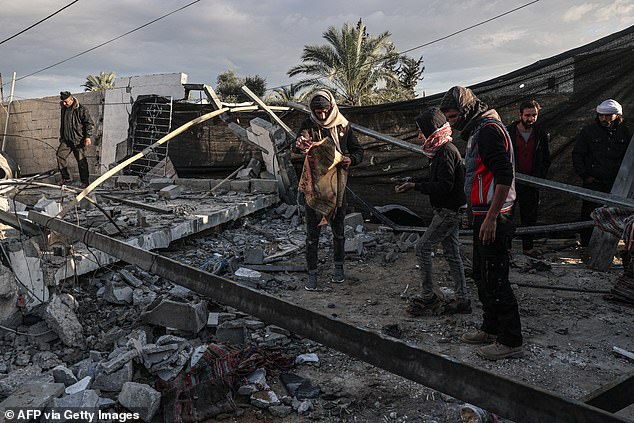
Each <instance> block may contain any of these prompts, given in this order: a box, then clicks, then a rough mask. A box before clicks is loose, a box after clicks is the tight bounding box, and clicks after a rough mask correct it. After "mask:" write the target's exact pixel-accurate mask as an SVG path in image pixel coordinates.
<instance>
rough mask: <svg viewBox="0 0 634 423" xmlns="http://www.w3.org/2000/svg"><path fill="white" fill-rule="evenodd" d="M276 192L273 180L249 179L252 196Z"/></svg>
mask: <svg viewBox="0 0 634 423" xmlns="http://www.w3.org/2000/svg"><path fill="white" fill-rule="evenodd" d="M277 190H278V186H277V181H276V180H275V179H251V192H252V193H254V194H274V193H277Z"/></svg>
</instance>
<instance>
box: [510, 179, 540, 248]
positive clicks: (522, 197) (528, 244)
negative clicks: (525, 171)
mask: <svg viewBox="0 0 634 423" xmlns="http://www.w3.org/2000/svg"><path fill="white" fill-rule="evenodd" d="M515 191H516V193H517V199H516V200H515V204H516V205H518V206H519V210H520V224H521V225H522V226H535V224H536V223H537V210H538V208H539V189H537V188H532V187H527V186H525V185H515ZM513 209H515V210H517V207H513ZM533 239H534V236H533V235H531V234H527V235H522V249H523V250H524V251H528V250H532V249H533Z"/></svg>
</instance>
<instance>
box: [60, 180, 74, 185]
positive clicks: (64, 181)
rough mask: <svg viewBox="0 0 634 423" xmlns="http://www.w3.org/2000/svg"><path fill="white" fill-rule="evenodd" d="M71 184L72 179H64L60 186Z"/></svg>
mask: <svg viewBox="0 0 634 423" xmlns="http://www.w3.org/2000/svg"><path fill="white" fill-rule="evenodd" d="M71 182H73V180H72V179H62V180H61V182H60V183H59V184H60V185H70V183H71Z"/></svg>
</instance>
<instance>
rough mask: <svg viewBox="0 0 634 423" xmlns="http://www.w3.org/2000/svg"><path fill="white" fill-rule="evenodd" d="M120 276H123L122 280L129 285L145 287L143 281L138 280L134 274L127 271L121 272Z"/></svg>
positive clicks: (122, 270)
mask: <svg viewBox="0 0 634 423" xmlns="http://www.w3.org/2000/svg"><path fill="white" fill-rule="evenodd" d="M119 275H121V278H122V279H123V280H124V281H126V282H127V283H129V284H130V285H132V286H133V287H135V288H140V287H141V286H142V285H143V281H142V280H141V279H139V278H137V277H136V276H134V275H133V274H132V273H130V272H128V271H127V270H125V269H121V270H119Z"/></svg>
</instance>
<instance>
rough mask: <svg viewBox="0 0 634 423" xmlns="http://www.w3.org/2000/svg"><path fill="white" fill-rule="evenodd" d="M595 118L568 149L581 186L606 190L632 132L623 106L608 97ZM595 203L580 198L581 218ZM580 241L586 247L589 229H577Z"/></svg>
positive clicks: (587, 215) (617, 171)
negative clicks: (625, 120)
mask: <svg viewBox="0 0 634 423" xmlns="http://www.w3.org/2000/svg"><path fill="white" fill-rule="evenodd" d="M596 112H597V115H596V118H595V121H594V122H593V123H591V124H590V125H588V126H586V127H584V128H583V129H582V130H581V132H579V134H578V135H577V137H576V138H575V146H574V148H573V150H572V164H573V166H574V169H575V173H576V174H577V175H579V177H580V178H581V179H582V181H583V187H584V188H588V189H591V190H593V191H600V192H610V191H611V190H612V185H614V181H615V180H616V176H617V174H618V173H619V169H620V168H621V162H622V161H623V157H624V156H625V152H626V151H627V147H628V146H629V143H630V140H631V138H632V132H631V131H630V129H629V128H628V127H627V126H626V125H625V124H624V123H623V108H622V107H621V105H620V104H619V103H618V102H617V101H616V100H612V99H608V100H605V101H604V102H602V103H601V104H599V105H598V106H597V109H596ZM596 207H599V205H597V204H596V203H592V202H590V201H585V200H584V201H583V203H582V206H581V219H582V220H589V219H590V213H591V212H592V210H594V209H595V208H596ZM580 236H581V245H582V246H584V247H586V246H587V245H588V243H589V242H590V237H591V236H592V229H591V228H589V229H584V230H583V231H582V232H581V233H580Z"/></svg>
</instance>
